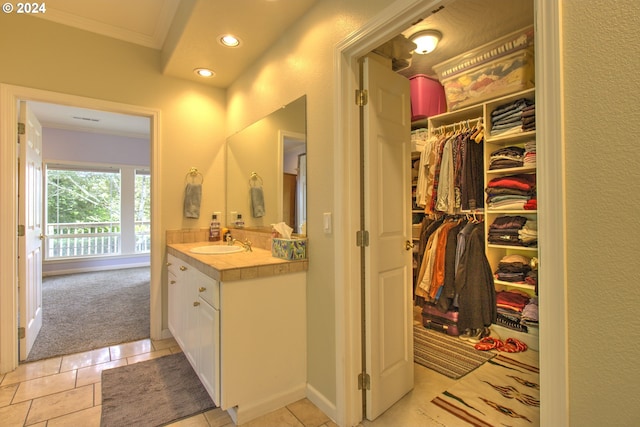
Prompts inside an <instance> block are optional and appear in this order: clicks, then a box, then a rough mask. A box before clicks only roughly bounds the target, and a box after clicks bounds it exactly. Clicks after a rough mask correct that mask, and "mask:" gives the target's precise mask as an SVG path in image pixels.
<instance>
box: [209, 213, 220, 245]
mask: <svg viewBox="0 0 640 427" xmlns="http://www.w3.org/2000/svg"><path fill="white" fill-rule="evenodd" d="M218 240H220V221H218V215H216V214H213V215H211V225H210V226H209V241H210V242H217V241H218Z"/></svg>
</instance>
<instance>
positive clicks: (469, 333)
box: [458, 329, 475, 341]
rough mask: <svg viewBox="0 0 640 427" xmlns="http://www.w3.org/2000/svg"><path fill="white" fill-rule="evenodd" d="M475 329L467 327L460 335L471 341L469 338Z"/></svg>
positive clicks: (462, 338)
mask: <svg viewBox="0 0 640 427" xmlns="http://www.w3.org/2000/svg"><path fill="white" fill-rule="evenodd" d="M474 331H475V329H465V330H464V332H463V333H461V334H460V335H458V338H460V339H461V340H465V341H469V338H471V336H472V335H473V333H474Z"/></svg>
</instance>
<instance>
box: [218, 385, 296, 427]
mask: <svg viewBox="0 0 640 427" xmlns="http://www.w3.org/2000/svg"><path fill="white" fill-rule="evenodd" d="M305 389H306V385H305V384H301V385H300V386H298V387H295V388H292V389H289V390H286V391H284V392H282V393H279V394H277V395H275V396H269V398H268V399H265V400H262V401H260V402H255V403H253V404H241V405H239V406H234V407H232V408H229V409H227V412H228V413H229V415H230V416H231V419H232V420H233V422H234V423H235V424H236V425H238V424H244V423H246V422H248V421H251V420H253V419H255V418H258V417H260V416H262V415H265V414H268V413H269V412H272V411H275V410H276V409H280V408H283V407H285V406H287V405H289V404H291V403H293V402H297V401H298V400H300V399H303V398H304V397H305Z"/></svg>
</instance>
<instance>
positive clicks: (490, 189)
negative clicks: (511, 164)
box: [485, 174, 536, 210]
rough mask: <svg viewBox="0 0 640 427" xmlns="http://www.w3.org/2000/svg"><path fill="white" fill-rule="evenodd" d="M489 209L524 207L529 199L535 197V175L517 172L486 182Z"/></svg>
mask: <svg viewBox="0 0 640 427" xmlns="http://www.w3.org/2000/svg"><path fill="white" fill-rule="evenodd" d="M485 192H486V193H487V204H486V206H487V207H488V208H489V209H503V210H504V209H525V205H526V204H527V202H529V200H530V199H532V198H535V197H536V175H535V174H518V175H509V176H501V177H498V178H494V179H492V180H491V181H489V183H488V184H487V188H486V189H485Z"/></svg>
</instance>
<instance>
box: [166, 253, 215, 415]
mask: <svg viewBox="0 0 640 427" xmlns="http://www.w3.org/2000/svg"><path fill="white" fill-rule="evenodd" d="M167 267H168V283H169V289H168V294H169V304H168V323H169V330H170V331H171V333H172V334H173V336H174V338H175V339H176V341H177V342H178V345H180V348H181V349H182V351H183V352H184V354H185V356H186V357H187V359H188V360H189V362H190V363H191V366H193V368H194V370H195V371H196V373H197V374H198V376H199V377H200V381H201V382H202V384H203V385H204V387H205V389H206V390H207V391H208V392H209V395H210V396H211V399H213V401H214V402H215V403H216V404H217V405H219V403H220V353H219V342H220V310H219V308H220V305H219V302H220V299H219V289H220V286H219V283H218V281H217V280H215V279H213V278H211V277H208V276H206V275H205V274H203V273H201V272H200V271H198V270H197V269H196V268H194V267H193V266H191V265H189V264H188V263H186V262H184V261H182V260H180V259H179V258H176V257H174V256H172V255H168V256H167Z"/></svg>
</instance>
